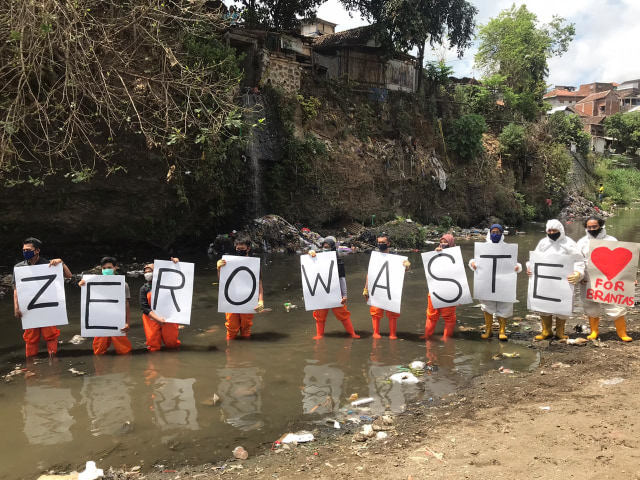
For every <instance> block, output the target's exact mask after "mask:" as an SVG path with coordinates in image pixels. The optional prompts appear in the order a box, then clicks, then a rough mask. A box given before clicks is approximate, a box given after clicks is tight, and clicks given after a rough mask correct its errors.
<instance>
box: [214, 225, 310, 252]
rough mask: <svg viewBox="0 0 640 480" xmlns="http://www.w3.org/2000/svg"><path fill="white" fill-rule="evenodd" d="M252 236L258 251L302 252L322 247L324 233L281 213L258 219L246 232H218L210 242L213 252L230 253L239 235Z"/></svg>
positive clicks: (247, 227) (254, 246)
mask: <svg viewBox="0 0 640 480" xmlns="http://www.w3.org/2000/svg"><path fill="white" fill-rule="evenodd" d="M243 236H248V237H249V238H250V239H251V241H252V243H253V250H254V251H255V252H277V253H301V252H304V251H307V250H310V249H314V248H318V242H319V240H320V239H321V238H322V237H321V235H320V234H318V233H316V232H312V231H311V230H309V229H308V228H302V229H298V228H296V227H295V226H293V225H291V224H290V223H289V222H287V221H286V220H285V219H284V218H282V217H280V216H278V215H265V216H263V217H259V218H256V219H254V220H253V221H252V222H251V223H250V224H249V225H247V226H246V227H245V229H244V230H242V231H236V230H233V231H232V232H231V233H225V234H221V235H218V236H217V237H216V238H215V240H214V242H213V243H212V244H211V245H209V254H210V255H215V254H229V253H232V252H233V251H234V241H235V240H236V238H240V237H243Z"/></svg>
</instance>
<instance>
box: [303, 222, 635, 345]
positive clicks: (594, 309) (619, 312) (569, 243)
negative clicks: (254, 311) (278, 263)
mask: <svg viewBox="0 0 640 480" xmlns="http://www.w3.org/2000/svg"><path fill="white" fill-rule="evenodd" d="M584 228H585V236H584V237H582V238H581V239H580V240H579V241H578V242H577V243H576V242H575V241H574V240H572V239H571V238H569V237H567V236H566V234H565V231H564V226H563V225H562V223H561V222H560V221H559V220H555V219H554V220H549V221H548V222H547V224H546V228H545V231H546V236H545V237H544V238H542V239H541V240H540V241H539V242H538V245H537V246H536V248H535V252H539V253H547V254H553V253H557V254H565V255H577V254H579V255H580V258H581V260H579V261H576V262H575V263H574V271H573V273H572V274H571V275H569V276H568V277H567V279H566V280H567V281H568V282H570V283H572V284H573V285H579V286H580V287H581V288H580V297H581V300H582V304H583V307H584V311H585V313H586V314H587V316H588V317H589V324H590V328H591V333H590V334H589V336H588V337H587V338H588V339H590V340H595V339H597V338H598V335H599V326H600V319H601V318H603V317H604V318H607V319H609V320H613V322H614V324H615V327H616V331H617V334H618V337H619V338H620V339H621V340H622V341H624V342H630V341H631V340H632V339H631V337H629V336H628V335H627V331H626V319H625V315H626V308H625V307H624V306H622V305H609V304H604V303H598V302H595V301H593V300H590V299H588V298H587V296H586V285H587V283H588V278H587V270H586V263H587V260H588V254H589V241H590V240H591V239H597V240H608V241H617V239H616V238H615V237H612V236H611V235H607V232H606V229H605V221H604V219H602V218H600V217H596V216H591V217H589V218H587V219H586V220H585V221H584ZM376 241H377V248H378V250H379V251H381V252H387V251H388V250H389V247H390V240H389V236H388V235H387V234H384V233H383V234H380V235H378V237H377V239H376ZM486 241H487V242H493V243H501V242H504V227H503V226H502V225H500V224H493V225H491V227H490V229H489V232H488V234H487V238H486ZM455 246H456V244H455V239H454V237H453V235H451V234H445V235H443V236H442V237H441V238H440V242H439V244H438V246H437V247H436V251H442V250H444V249H447V248H452V247H455ZM321 248H322V250H323V251H335V250H336V241H335V239H334V238H333V237H327V238H325V239H323V240H321ZM309 255H312V256H313V255H315V251H313V250H312V251H310V252H309ZM338 263H339V266H338V273H339V275H340V286H341V291H342V305H341V306H340V307H337V308H333V309H331V310H332V311H333V313H334V315H335V316H336V318H337V319H338V320H339V321H341V322H342V324H343V326H344V329H345V331H346V332H347V333H349V335H351V337H352V338H360V337H359V335H357V334H356V333H355V331H354V329H353V325H352V323H351V315H350V313H349V311H348V310H347V306H346V302H347V287H346V281H345V271H344V264H342V262H341V261H340V260H338ZM527 263H528V262H527ZM404 265H405V268H406V269H407V270H408V269H409V268H410V266H411V264H410V263H409V262H408V261H405V262H404ZM469 268H471V269H472V270H475V269H476V268H477V266H476V262H475V259H471V260H470V261H469ZM515 271H516V273H520V272H521V271H522V266H521V265H520V264H519V263H518V264H516V267H515ZM527 274H528V275H531V274H532V272H531V270H530V268H529V265H527ZM362 294H363V296H364V297H365V298H368V297H369V291H368V278H367V280H365V286H364V290H363V292H362ZM481 308H482V311H483V314H484V321H485V332H484V333H483V334H482V335H481V338H482V339H484V340H486V339H488V338H490V337H491V336H492V327H493V320H494V317H497V318H498V323H499V332H498V338H499V339H500V340H503V341H506V340H508V337H507V331H506V329H507V320H509V319H510V318H511V317H512V316H513V303H511V302H496V301H483V300H481ZM328 311H329V309H325V310H315V311H314V312H313V317H314V319H315V321H316V336H315V337H314V339H319V338H322V336H323V335H324V329H325V322H326V320H327V314H328ZM369 312H370V314H371V323H372V327H373V338H381V336H380V321H381V319H382V318H383V316H384V315H385V314H386V316H387V318H388V319H389V339H391V340H394V339H396V338H397V336H396V331H397V321H398V318H399V317H400V314H398V313H395V312H390V311H385V310H382V309H381V308H378V307H374V306H371V307H370V309H369ZM538 313H539V316H540V319H541V324H542V331H541V333H540V334H539V335H537V336H536V337H535V339H536V340H545V339H547V338H550V337H552V336H554V332H553V330H552V326H553V325H552V321H553V315H550V314H547V313H541V312H538ZM440 317H442V318H443V320H444V333H443V336H442V338H443V339H447V338H449V337H451V336H453V333H454V329H455V324H456V307H455V306H452V307H444V308H438V309H436V308H434V307H433V304H432V302H431V294H429V295H427V311H426V321H425V329H424V335H423V336H421V337H420V338H421V339H429V338H431V337H432V336H433V334H434V332H435V328H436V324H437V322H438V320H439V319H440ZM555 317H556V329H555V337H556V338H558V339H559V340H565V339H567V338H568V336H567V335H566V334H565V325H566V322H567V320H568V316H565V315H555Z"/></svg>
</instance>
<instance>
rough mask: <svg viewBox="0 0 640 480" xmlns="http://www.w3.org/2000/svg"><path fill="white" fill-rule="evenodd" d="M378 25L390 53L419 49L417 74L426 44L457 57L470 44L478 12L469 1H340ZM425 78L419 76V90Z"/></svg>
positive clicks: (381, 37)
mask: <svg viewBox="0 0 640 480" xmlns="http://www.w3.org/2000/svg"><path fill="white" fill-rule="evenodd" d="M341 2H342V3H343V5H344V6H345V7H346V8H347V9H348V10H352V11H358V12H360V14H361V15H362V16H363V17H364V18H365V19H367V20H369V21H370V22H373V23H375V24H376V26H377V33H378V38H379V40H380V42H381V43H382V44H383V45H384V46H386V47H387V48H388V49H389V50H391V51H395V50H400V51H405V52H406V51H409V50H411V49H413V48H417V49H418V65H417V68H418V72H421V70H422V67H423V64H424V54H425V49H426V45H427V42H428V43H429V45H431V46H435V45H443V44H445V43H446V42H447V40H448V46H449V48H456V49H457V51H458V56H462V53H463V52H464V50H465V49H466V48H467V47H468V46H469V45H470V44H471V39H472V36H473V29H474V27H475V21H474V18H475V15H476V13H477V12H478V10H477V9H476V8H475V7H474V6H473V5H472V4H471V3H469V2H468V1H466V0H341ZM421 86H422V75H418V89H420V88H421Z"/></svg>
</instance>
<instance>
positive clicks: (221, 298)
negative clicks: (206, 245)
mask: <svg viewBox="0 0 640 480" xmlns="http://www.w3.org/2000/svg"><path fill="white" fill-rule="evenodd" d="M222 260H225V261H226V262H227V264H226V265H225V266H223V267H222V268H221V269H220V287H219V290H218V312H224V313H255V310H254V309H255V307H256V306H257V305H258V297H259V293H260V259H259V258H254V257H238V256H232V255H223V257H222Z"/></svg>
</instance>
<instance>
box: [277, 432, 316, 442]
mask: <svg viewBox="0 0 640 480" xmlns="http://www.w3.org/2000/svg"><path fill="white" fill-rule="evenodd" d="M314 440H315V437H314V436H313V433H311V432H305V431H302V432H296V433H287V434H286V435H285V436H284V437H283V438H282V440H280V443H307V442H313V441H314Z"/></svg>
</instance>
